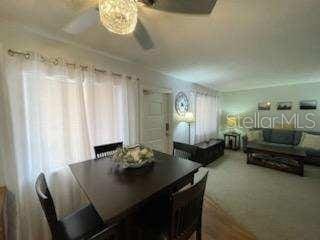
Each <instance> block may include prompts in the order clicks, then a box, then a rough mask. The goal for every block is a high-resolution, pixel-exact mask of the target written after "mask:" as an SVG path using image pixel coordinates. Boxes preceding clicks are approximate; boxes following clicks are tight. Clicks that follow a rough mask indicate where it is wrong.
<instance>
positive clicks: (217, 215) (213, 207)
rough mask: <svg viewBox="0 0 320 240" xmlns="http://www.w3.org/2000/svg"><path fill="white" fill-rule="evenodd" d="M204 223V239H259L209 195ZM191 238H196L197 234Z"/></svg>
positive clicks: (206, 201) (204, 208)
mask: <svg viewBox="0 0 320 240" xmlns="http://www.w3.org/2000/svg"><path fill="white" fill-rule="evenodd" d="M202 224H203V225H202V240H256V239H257V238H256V237H255V236H254V235H253V234H252V233H250V232H249V231H247V230H246V229H245V228H244V227H243V226H241V225H240V224H239V223H237V222H236V221H235V220H234V219H233V218H232V217H231V216H230V215H229V214H228V213H226V212H225V211H224V210H223V209H222V208H221V207H220V206H219V205H218V204H217V203H215V202H214V201H213V200H211V199H210V198H209V197H207V196H206V197H205V199H204V205H203V222H202ZM190 240H195V236H193V238H192V239H190Z"/></svg>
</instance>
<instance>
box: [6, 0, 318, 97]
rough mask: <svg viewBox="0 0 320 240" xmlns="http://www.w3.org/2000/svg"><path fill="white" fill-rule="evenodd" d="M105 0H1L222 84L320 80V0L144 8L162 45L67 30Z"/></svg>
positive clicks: (22, 15) (185, 75) (38, 19)
mask: <svg viewBox="0 0 320 240" xmlns="http://www.w3.org/2000/svg"><path fill="white" fill-rule="evenodd" d="M97 2H98V0H23V1H21V0H1V8H0V16H1V17H2V18H6V19H9V20H14V21H18V22H21V23H22V24H25V25H28V26H31V27H35V28H38V29H43V30H45V31H47V32H50V33H53V34H55V35H57V36H60V37H63V38H66V39H68V40H73V41H76V42H78V43H81V44H85V45H88V46H90V47H92V48H94V49H97V50H100V51H105V52H106V53H109V54H112V55H116V56H119V57H122V58H125V59H128V60H130V61H133V62H138V63H141V64H143V65H146V66H148V67H149V68H152V69H155V70H157V71H160V72H162V73H165V74H168V75H171V76H174V77H176V78H179V79H182V80H186V81H192V82H197V83H200V84H209V85H211V86H213V87H214V88H216V89H217V90H221V91H232V90H238V89H249V88H258V87H263V86H273V85H283V84H288V83H301V82H313V81H320V0H218V2H217V4H216V7H215V8H214V10H213V12H212V13H211V15H209V16H190V15H181V14H172V13H166V12H160V11H155V10H152V9H148V8H146V7H141V8H140V11H139V15H140V16H141V20H142V22H143V23H144V24H145V26H146V27H147V29H148V30H149V33H150V34H151V36H152V38H153V41H154V42H155V45H156V49H154V50H151V51H143V50H142V49H141V48H140V46H139V45H138V44H137V43H136V41H135V40H134V38H133V37H132V36H126V37H121V36H118V35H114V34H112V33H110V32H108V31H107V30H106V29H104V28H103V27H102V26H101V25H99V26H96V27H92V28H90V29H89V30H87V31H86V32H84V33H82V34H79V35H77V36H72V35H69V34H66V33H64V32H63V31H61V29H62V27H63V26H65V25H66V24H67V23H68V22H69V21H70V20H71V19H72V18H73V17H75V16H77V15H78V14H79V12H81V11H82V10H83V9H86V8H87V7H88V6H92V5H94V4H96V3H97Z"/></svg>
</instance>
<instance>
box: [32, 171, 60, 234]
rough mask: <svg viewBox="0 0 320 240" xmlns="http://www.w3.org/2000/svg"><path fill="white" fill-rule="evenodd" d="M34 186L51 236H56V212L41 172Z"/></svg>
mask: <svg viewBox="0 0 320 240" xmlns="http://www.w3.org/2000/svg"><path fill="white" fill-rule="evenodd" d="M35 188H36V192H37V195H38V198H39V201H40V203H41V207H42V210H43V211H44V213H45V216H46V219H47V221H48V224H49V227H50V231H51V233H52V236H56V234H57V223H58V218H57V213H56V209H55V206H54V202H53V199H52V196H51V193H50V191H49V188H48V185H47V181H46V178H45V175H44V174H43V173H41V174H40V175H39V176H38V178H37V180H36V184H35ZM54 239H55V238H54Z"/></svg>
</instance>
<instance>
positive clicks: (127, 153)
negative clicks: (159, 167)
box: [112, 145, 154, 168]
mask: <svg viewBox="0 0 320 240" xmlns="http://www.w3.org/2000/svg"><path fill="white" fill-rule="evenodd" d="M112 159H113V161H114V162H115V163H117V164H118V165H119V166H121V167H122V168H140V167H143V166H146V165H150V164H151V163H153V162H154V155H153V151H152V149H150V148H148V147H145V146H142V145H135V146H130V147H123V148H118V149H117V150H116V152H115V153H114V155H113V157H112Z"/></svg>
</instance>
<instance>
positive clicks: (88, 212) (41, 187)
mask: <svg viewBox="0 0 320 240" xmlns="http://www.w3.org/2000/svg"><path fill="white" fill-rule="evenodd" d="M35 188H36V193H37V195H38V198H39V201H40V203H41V206H42V210H43V211H44V213H45V216H46V219H47V221H48V224H49V228H50V231H51V234H52V239H53V240H79V239H81V240H109V239H110V240H111V239H112V240H121V239H122V238H121V235H120V233H121V231H120V230H119V226H118V225H113V226H111V227H108V228H106V227H105V226H104V223H103V220H102V219H101V218H100V216H99V215H98V213H97V212H96V210H95V209H94V207H93V206H92V205H91V204H89V205H87V206H85V207H82V208H81V209H79V210H77V211H76V212H74V213H72V214H70V215H68V216H66V217H64V218H61V219H58V218H57V213H56V209H55V205H54V202H53V199H52V196H51V193H50V191H49V188H48V185H47V182H46V179H45V175H44V174H43V173H41V174H40V175H39V176H38V178H37V180H36V184H35Z"/></svg>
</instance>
